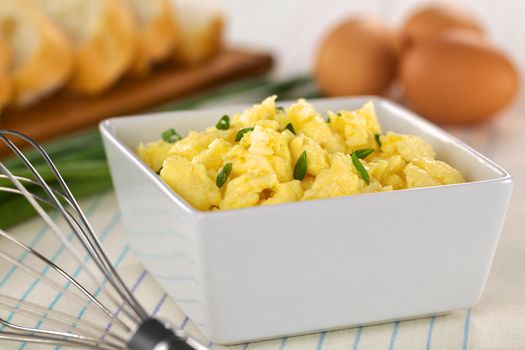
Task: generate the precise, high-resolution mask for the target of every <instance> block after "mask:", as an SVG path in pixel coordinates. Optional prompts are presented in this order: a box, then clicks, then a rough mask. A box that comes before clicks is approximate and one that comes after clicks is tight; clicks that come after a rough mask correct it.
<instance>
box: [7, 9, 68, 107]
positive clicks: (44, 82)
mask: <svg viewBox="0 0 525 350" xmlns="http://www.w3.org/2000/svg"><path fill="white" fill-rule="evenodd" d="M0 38H3V40H4V41H5V42H6V43H7V45H8V46H9V49H10V52H11V53H12V62H10V63H9V62H8V63H7V64H8V65H10V68H9V70H10V73H11V76H12V84H13V91H12V97H11V101H12V102H13V104H15V105H18V106H24V105H28V104H31V103H33V102H35V101H36V100H38V99H40V98H42V97H44V96H47V95H48V94H50V93H52V92H54V91H55V90H57V89H58V88H60V87H62V86H63V85H64V83H65V82H66V80H67V79H68V78H69V75H70V73H71V68H72V62H73V57H72V52H71V46H70V45H69V42H68V41H67V38H66V37H65V36H64V34H63V33H62V32H60V30H58V28H57V27H56V26H55V25H53V23H51V22H50V21H49V19H48V18H47V17H46V16H45V15H43V14H42V12H40V11H39V10H38V8H36V7H35V6H34V5H32V3H30V2H29V1H27V0H1V1H0Z"/></svg>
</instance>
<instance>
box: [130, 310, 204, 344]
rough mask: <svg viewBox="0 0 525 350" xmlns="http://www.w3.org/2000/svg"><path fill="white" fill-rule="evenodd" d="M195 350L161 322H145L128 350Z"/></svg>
mask: <svg viewBox="0 0 525 350" xmlns="http://www.w3.org/2000/svg"><path fill="white" fill-rule="evenodd" d="M160 349H162V350H194V348H193V347H192V346H190V345H188V344H187V343H186V339H183V338H181V337H179V336H177V335H176V334H175V332H174V331H173V330H171V329H169V328H168V327H166V325H165V324H164V323H162V322H161V321H159V320H157V319H154V318H150V319H148V320H146V321H144V322H143V323H142V324H141V325H140V326H139V327H138V329H137V331H136V332H135V334H133V336H132V337H131V339H130V340H129V342H128V350H160Z"/></svg>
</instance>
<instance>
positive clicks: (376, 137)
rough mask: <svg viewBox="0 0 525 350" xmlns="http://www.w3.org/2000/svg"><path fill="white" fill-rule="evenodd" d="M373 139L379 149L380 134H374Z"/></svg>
mask: <svg viewBox="0 0 525 350" xmlns="http://www.w3.org/2000/svg"><path fill="white" fill-rule="evenodd" d="M374 138H375V139H376V143H377V145H378V146H379V148H381V146H382V145H381V134H375V135H374Z"/></svg>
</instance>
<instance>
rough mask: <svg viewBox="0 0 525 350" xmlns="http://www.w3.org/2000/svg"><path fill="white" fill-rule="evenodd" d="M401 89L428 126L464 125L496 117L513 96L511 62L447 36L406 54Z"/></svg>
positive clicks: (464, 36)
mask: <svg viewBox="0 0 525 350" xmlns="http://www.w3.org/2000/svg"><path fill="white" fill-rule="evenodd" d="M400 76H401V85H402V88H403V90H404V94H405V96H406V98H407V99H408V102H409V104H410V106H411V107H412V108H413V109H414V110H415V111H417V112H419V113H420V114H422V115H423V116H425V117H427V118H428V119H430V120H433V121H436V122H442V123H456V124H465V123H473V122H479V121H483V120H485V119H488V118H490V117H491V116H494V115H495V114H496V113H497V112H498V111H500V110H501V109H503V108H504V107H505V106H506V105H507V104H509V103H510V102H511V100H512V99H513V97H514V96H515V95H516V93H517V90H518V85H519V76H518V72H517V71H516V68H515V67H514V66H513V64H512V63H511V61H510V60H509V59H508V58H507V57H506V56H505V55H504V54H503V53H502V52H501V51H499V50H498V49H496V48H495V47H493V46H492V45H491V44H490V43H488V42H487V41H485V40H483V39H480V38H479V37H478V36H476V35H473V34H471V33H468V32H459V31H456V32H447V33H445V34H442V35H440V36H438V37H434V38H433V39H431V40H429V41H426V42H424V43H421V44H420V45H417V46H416V47H413V48H412V49H410V50H409V52H407V53H406V54H405V55H404V57H403V61H402V65H401V73H400Z"/></svg>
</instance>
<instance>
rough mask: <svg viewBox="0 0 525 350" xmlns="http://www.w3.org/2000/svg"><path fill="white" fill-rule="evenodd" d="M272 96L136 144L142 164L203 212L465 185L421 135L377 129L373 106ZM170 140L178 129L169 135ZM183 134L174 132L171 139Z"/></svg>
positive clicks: (378, 126) (459, 176)
mask: <svg viewBox="0 0 525 350" xmlns="http://www.w3.org/2000/svg"><path fill="white" fill-rule="evenodd" d="M275 100H276V97H275V96H272V97H269V98H267V99H266V100H264V101H263V102H262V103H261V104H258V105H255V106H253V107H252V108H250V109H247V110H245V111H244V112H242V113H240V114H237V115H235V116H233V118H231V120H230V118H229V116H224V117H223V118H222V119H221V120H220V122H219V123H218V124H217V126H216V127H210V128H208V129H207V130H205V131H204V132H195V131H191V132H190V133H189V134H188V135H187V136H186V137H185V138H182V139H180V140H178V138H177V139H176V140H172V139H170V138H165V140H162V139H161V140H159V141H155V142H151V143H148V144H140V145H139V147H138V149H137V153H138V155H139V156H140V158H141V159H142V160H143V161H144V162H145V163H146V164H147V165H148V166H149V167H150V168H151V169H152V170H154V171H156V172H157V173H159V174H160V177H161V178H162V179H163V180H164V181H165V182H166V183H167V184H168V185H169V186H170V187H171V188H172V189H173V190H174V191H175V192H177V193H178V194H179V195H180V196H181V197H183V198H184V199H185V200H187V201H188V202H189V203H190V204H191V205H193V206H194V207H195V208H197V209H199V210H222V209H236V208H245V207H252V206H257V205H271V204H279V203H286V202H294V201H300V200H311V199H319V198H330V197H338V196H349V195H353V194H359V193H369V192H382V191H392V190H399V189H407V188H415V187H428V186H439V185H446V184H454V183H461V182H464V181H465V180H464V179H463V176H462V175H461V173H460V172H459V171H458V170H456V169H454V168H453V167H451V166H450V165H448V164H447V163H444V162H442V161H439V160H436V154H435V153H434V150H433V149H432V146H430V145H429V144H428V143H426V142H425V141H424V140H422V139H421V138H420V137H418V136H413V135H401V134H395V133H393V132H387V133H386V134H382V133H381V128H380V125H379V123H378V121H377V118H376V114H375V111H374V106H373V104H372V103H370V102H369V103H367V104H365V105H364V106H363V107H362V108H361V109H359V110H355V111H340V112H338V113H333V112H328V119H327V120H325V119H324V118H323V117H322V116H321V115H320V114H319V113H318V112H317V111H316V110H315V109H314V108H313V106H311V105H310V104H309V103H307V102H306V101H305V100H302V99H301V100H299V101H297V103H295V104H294V105H292V106H290V107H288V108H286V109H284V108H281V107H278V106H276V104H275ZM170 132H171V134H170V135H173V133H176V131H175V130H170ZM177 136H179V135H177Z"/></svg>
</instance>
